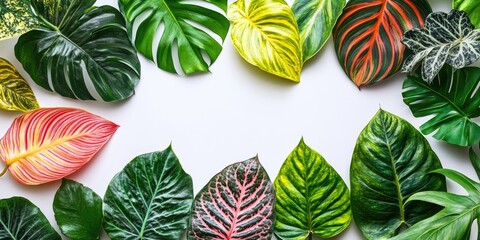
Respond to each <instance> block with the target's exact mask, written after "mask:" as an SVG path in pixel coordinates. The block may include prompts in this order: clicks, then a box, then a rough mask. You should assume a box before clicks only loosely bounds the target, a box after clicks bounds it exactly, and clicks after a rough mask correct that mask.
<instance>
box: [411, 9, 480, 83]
mask: <svg viewBox="0 0 480 240" xmlns="http://www.w3.org/2000/svg"><path fill="white" fill-rule="evenodd" d="M402 42H403V43H404V44H405V45H407V47H408V48H409V49H411V50H412V51H413V54H412V55H411V56H410V57H408V58H407V60H405V64H404V65H403V68H402V71H404V72H411V71H412V70H413V68H414V67H415V65H416V64H417V63H419V62H420V61H422V60H423V63H422V78H423V79H424V80H425V81H427V82H432V80H433V78H434V77H435V76H436V75H437V74H438V72H440V69H442V66H443V65H444V64H445V63H448V64H449V65H450V66H452V67H454V68H456V69H459V68H463V67H465V66H468V65H470V64H472V63H474V62H475V61H477V60H478V59H479V58H480V29H475V26H473V24H472V23H471V22H470V19H469V18H468V15H467V13H465V12H462V11H457V10H452V11H451V12H450V13H449V14H446V13H443V12H436V13H432V14H430V15H429V16H428V17H427V20H426V21H425V27H424V28H422V29H412V30H410V31H407V32H406V33H405V36H404V37H403V39H402Z"/></svg>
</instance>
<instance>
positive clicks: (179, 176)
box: [104, 147, 193, 240]
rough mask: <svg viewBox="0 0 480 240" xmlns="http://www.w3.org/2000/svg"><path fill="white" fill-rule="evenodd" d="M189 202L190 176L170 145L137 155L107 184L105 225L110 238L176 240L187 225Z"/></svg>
mask: <svg viewBox="0 0 480 240" xmlns="http://www.w3.org/2000/svg"><path fill="white" fill-rule="evenodd" d="M192 202H193V183H192V178H191V177H190V175H188V174H187V173H185V171H184V170H183V168H182V166H181V165H180V162H179V161H178V158H177V156H175V153H174V152H173V150H172V148H171V147H168V148H167V149H166V150H164V151H162V152H153V153H147V154H144V155H140V156H138V157H136V158H134V159H133V160H132V161H131V162H130V163H129V164H128V165H127V166H126V167H125V168H124V169H123V170H122V171H121V172H120V173H119V174H117V175H116V176H115V177H114V178H113V179H112V181H111V182H110V184H109V186H108V189H107V192H106V193H105V198H104V214H105V220H104V228H105V231H106V232H107V234H108V236H109V237H110V238H111V239H113V240H115V239H121V240H123V239H162V240H170V239H171V240H178V239H180V237H181V236H182V234H183V233H184V231H185V229H186V228H187V226H188V221H189V220H188V218H189V216H190V211H191V207H192Z"/></svg>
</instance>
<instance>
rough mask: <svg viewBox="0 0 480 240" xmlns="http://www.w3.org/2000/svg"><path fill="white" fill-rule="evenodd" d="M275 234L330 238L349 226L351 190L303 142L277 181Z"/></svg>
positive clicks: (282, 169)
mask: <svg viewBox="0 0 480 240" xmlns="http://www.w3.org/2000/svg"><path fill="white" fill-rule="evenodd" d="M274 184H275V185H274V186H275V192H276V202H275V213H276V215H277V219H276V221H275V234H276V235H277V236H278V237H279V238H280V239H298V240H304V239H307V237H308V236H309V235H314V236H316V237H320V238H330V237H333V236H335V235H337V234H339V233H340V232H342V231H343V230H344V229H345V228H347V227H348V225H349V224H350V221H351V218H352V214H351V211H350V191H349V190H348V188H347V185H346V184H345V182H344V181H343V179H342V178H341V177H340V175H338V173H337V172H336V171H335V169H333V168H332V166H330V164H328V162H327V161H326V160H325V159H324V158H323V157H322V156H321V155H320V154H319V153H318V152H316V151H315V150H313V149H311V148H310V147H309V146H307V145H306V144H305V142H304V141H303V139H302V140H301V141H300V143H299V144H298V146H297V147H296V148H295V149H294V150H293V152H292V153H290V155H289V156H288V158H287V159H286V160H285V162H284V163H283V165H282V167H281V168H280V172H279V173H278V175H277V178H276V179H275V183H274Z"/></svg>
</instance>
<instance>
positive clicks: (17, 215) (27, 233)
mask: <svg viewBox="0 0 480 240" xmlns="http://www.w3.org/2000/svg"><path fill="white" fill-rule="evenodd" d="M0 239H8V240H10V239H12V240H61V237H60V235H58V233H57V232H55V230H54V229H53V227H52V226H51V225H50V223H49V222H48V220H47V218H46V217H45V215H43V213H42V211H40V209H39V208H38V207H37V206H35V205H34V204H33V203H31V202H30V201H29V200H27V199H25V198H23V197H12V198H8V199H2V200H0Z"/></svg>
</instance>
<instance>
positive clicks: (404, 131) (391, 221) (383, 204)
mask: <svg viewBox="0 0 480 240" xmlns="http://www.w3.org/2000/svg"><path fill="white" fill-rule="evenodd" d="M441 167H442V166H441V164H440V161H439V160H438V157H437V155H436V154H435V153H434V152H433V151H432V149H431V148H430V145H429V144H428V142H427V140H426V139H425V138H424V137H423V135H422V134H421V133H420V132H418V131H417V130H416V129H415V128H414V127H413V126H412V125H410V124H409V123H408V122H407V121H405V120H403V119H401V118H399V117H397V116H395V115H393V114H390V113H388V112H385V111H383V110H380V111H379V112H378V113H377V114H376V115H375V117H374V118H373V119H372V120H371V121H370V123H369V124H368V125H367V126H366V127H365V129H364V130H363V131H362V132H361V133H360V136H359V137H358V139H357V143H356V145H355V150H354V152H353V157H352V164H351V167H350V184H351V188H352V189H351V191H352V194H351V196H352V200H351V201H352V213H353V217H354V219H355V222H356V223H357V226H358V227H359V228H360V230H361V231H362V233H363V235H364V236H365V237H366V238H367V239H385V238H389V237H393V236H395V235H396V234H398V232H399V231H400V229H401V228H402V227H405V226H407V227H408V226H411V225H413V224H415V223H416V222H419V221H420V220H423V219H425V218H427V217H430V216H432V215H433V214H435V213H436V212H437V211H438V210H439V208H438V207H435V206H434V205H432V204H426V203H423V202H410V203H407V204H405V201H406V200H407V199H409V197H410V196H411V195H412V194H414V193H417V192H420V191H428V190H440V191H445V190H446V187H445V179H444V178H442V177H441V176H438V175H433V174H428V173H429V172H431V171H433V170H435V169H439V168H441Z"/></svg>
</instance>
